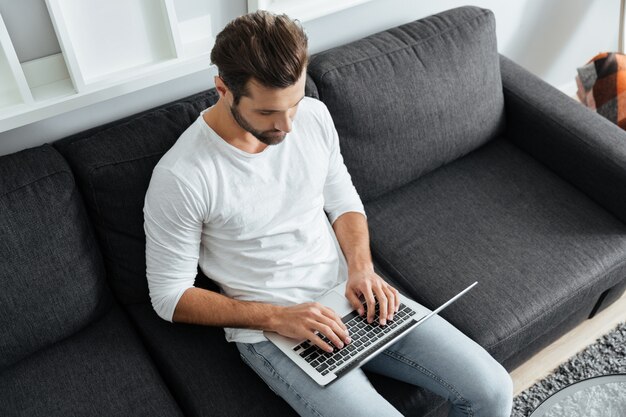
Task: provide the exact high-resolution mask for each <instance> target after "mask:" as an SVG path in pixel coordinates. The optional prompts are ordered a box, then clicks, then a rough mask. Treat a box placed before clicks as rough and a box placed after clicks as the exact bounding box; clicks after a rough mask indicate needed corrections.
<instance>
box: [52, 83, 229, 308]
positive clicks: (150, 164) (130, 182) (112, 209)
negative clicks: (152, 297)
mask: <svg viewBox="0 0 626 417" xmlns="http://www.w3.org/2000/svg"><path fill="white" fill-rule="evenodd" d="M216 100H217V94H216V93H215V91H214V90H211V91H209V92H205V93H200V94H196V95H194V96H192V97H189V98H187V99H184V100H181V101H179V102H176V103H172V104H168V105H164V106H162V107H159V108H157V109H153V110H149V111H146V112H144V113H141V114H138V115H134V116H131V117H128V118H126V119H124V120H120V121H116V122H113V123H110V124H109V125H106V126H100V127H97V128H95V129H92V130H90V131H87V132H84V133H80V134H77V135H74V136H72V137H69V138H66V139H63V140H61V141H58V142H56V143H55V144H54V146H55V147H56V148H57V149H58V150H59V151H60V152H61V154H63V156H65V158H66V159H67V160H68V161H69V164H70V166H71V167H72V170H73V171H74V175H75V177H76V181H77V183H78V185H79V188H80V190H81V192H82V193H83V195H84V198H85V204H86V206H87V210H88V212H89V215H90V217H91V219H92V222H93V224H94V225H95V229H96V234H97V236H98V240H99V242H100V244H101V246H102V252H103V254H104V262H105V265H106V270H107V278H108V280H109V282H110V284H111V287H112V289H113V291H114V292H115V294H116V296H117V298H118V300H119V301H121V302H122V303H124V304H130V303H140V302H145V301H149V295H148V283H147V280H146V256H145V234H144V230H143V205H144V198H145V195H146V190H147V189H148V184H149V183H150V178H151V176H152V170H153V169H154V166H155V165H156V164H157V162H158V161H159V159H161V157H162V156H163V154H164V153H165V152H166V151H167V150H168V149H169V148H170V147H171V146H172V145H173V144H174V143H175V142H176V140H177V139H178V137H179V136H180V135H181V134H182V133H183V132H184V131H185V129H187V128H188V127H189V125H191V123H192V122H193V121H194V120H195V119H196V118H197V117H198V116H199V114H200V111H202V110H204V109H205V108H207V107H209V106H210V105H212V104H213V103H214V102H215V101H216Z"/></svg>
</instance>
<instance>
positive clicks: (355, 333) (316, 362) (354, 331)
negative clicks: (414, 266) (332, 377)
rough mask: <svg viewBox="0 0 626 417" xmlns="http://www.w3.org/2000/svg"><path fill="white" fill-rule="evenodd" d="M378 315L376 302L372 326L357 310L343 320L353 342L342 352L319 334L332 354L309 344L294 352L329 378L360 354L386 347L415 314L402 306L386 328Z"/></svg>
mask: <svg viewBox="0 0 626 417" xmlns="http://www.w3.org/2000/svg"><path fill="white" fill-rule="evenodd" d="M363 305H364V306H365V303H363ZM378 312H379V307H378V302H376V316H375V318H374V321H372V323H371V324H370V323H368V322H367V314H364V316H363V317H361V316H359V313H358V312H357V311H356V310H355V311H353V312H352V313H350V314H348V315H346V316H344V317H343V318H342V319H341V320H342V321H343V323H344V324H345V325H346V327H347V328H348V334H349V335H350V339H352V341H351V342H350V343H349V344H348V345H345V346H344V347H343V348H342V349H338V348H337V347H335V346H334V345H333V344H332V342H331V341H330V340H329V339H328V338H326V336H324V335H323V334H321V333H318V336H319V337H320V338H321V339H322V340H323V341H324V342H325V343H328V344H329V345H331V346H333V348H334V349H333V352H332V353H330V352H326V351H324V350H322V349H320V348H319V347H317V346H316V345H314V344H312V343H311V342H309V341H308V340H307V341H304V342H302V343H300V344H299V345H298V346H296V347H294V348H293V350H294V351H296V352H300V356H301V357H302V358H304V360H306V361H307V362H308V363H309V364H311V366H312V367H313V368H315V369H316V370H317V371H318V372H319V373H321V374H322V375H326V374H328V373H329V372H332V371H334V370H335V369H337V368H338V367H340V366H342V365H344V364H346V363H347V362H349V361H350V360H351V359H352V358H354V357H355V356H357V355H359V354H360V353H362V352H364V351H366V350H369V349H372V348H376V347H378V346H379V345H381V344H383V343H385V342H386V341H387V339H388V335H390V334H395V333H396V330H399V329H398V328H403V327H404V325H407V324H409V325H410V323H409V319H410V318H411V316H413V315H414V314H415V311H413V310H412V309H410V308H409V307H407V306H405V305H404V304H400V308H399V309H398V312H397V313H395V314H394V316H393V320H392V321H389V320H388V321H387V325H385V326H381V325H380V324H379V322H378Z"/></svg>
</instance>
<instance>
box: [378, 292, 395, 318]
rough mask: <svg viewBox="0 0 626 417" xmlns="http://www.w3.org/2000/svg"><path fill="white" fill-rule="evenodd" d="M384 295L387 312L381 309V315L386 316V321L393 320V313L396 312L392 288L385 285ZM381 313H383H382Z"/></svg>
mask: <svg viewBox="0 0 626 417" xmlns="http://www.w3.org/2000/svg"><path fill="white" fill-rule="evenodd" d="M384 291H385V294H386V295H387V310H386V311H385V310H383V309H382V307H381V310H380V311H381V313H380V315H381V316H382V315H383V314H386V316H387V320H393V313H394V312H395V311H396V294H395V293H394V291H393V287H391V286H389V285H386V286H385V288H384ZM383 311H385V312H384V313H383Z"/></svg>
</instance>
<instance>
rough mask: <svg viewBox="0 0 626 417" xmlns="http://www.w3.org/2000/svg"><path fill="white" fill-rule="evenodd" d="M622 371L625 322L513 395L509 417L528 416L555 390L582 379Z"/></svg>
mask: <svg viewBox="0 0 626 417" xmlns="http://www.w3.org/2000/svg"><path fill="white" fill-rule="evenodd" d="M623 373H626V322H624V323H621V324H620V325H618V326H617V327H616V328H615V329H614V330H613V331H611V332H610V333H608V334H606V335H604V336H603V337H601V338H600V339H598V340H597V341H596V342H595V343H594V344H592V345H590V346H588V347H587V348H585V350H583V351H582V352H579V353H578V354H576V355H575V356H573V357H572V358H570V359H569V360H568V361H567V362H565V363H563V364H561V365H560V366H559V367H558V368H556V369H555V370H554V371H553V372H552V374H551V375H549V376H548V377H546V378H544V379H542V380H541V381H539V382H537V383H536V384H535V385H533V386H532V387H530V388H528V389H527V390H526V391H524V392H522V393H521V394H519V395H518V396H517V397H515V399H514V401H513V414H512V415H511V416H512V417H528V416H529V415H530V414H531V413H532V412H533V410H534V409H535V408H537V407H538V406H539V404H541V403H542V402H543V401H544V400H545V399H546V398H548V397H550V396H551V395H552V394H554V393H555V392H557V391H559V390H561V389H562V388H565V387H566V386H568V385H571V384H573V383H575V382H578V381H582V380H583V379H587V378H591V377H594V376H600V375H610V374H623Z"/></svg>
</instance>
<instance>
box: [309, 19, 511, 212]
mask: <svg viewBox="0 0 626 417" xmlns="http://www.w3.org/2000/svg"><path fill="white" fill-rule="evenodd" d="M308 71H309V74H310V75H311V77H312V78H313V81H314V82H315V84H316V87H317V93H318V95H319V98H320V99H321V100H322V101H323V102H324V103H326V106H327V107H328V109H329V110H330V113H331V115H332V117H333V120H334V122H335V126H336V128H337V131H338V133H339V138H340V142H341V152H342V155H343V157H344V161H345V164H346V166H347V167H348V170H349V171H350V174H351V175H352V179H353V182H354V185H355V187H356V188H357V190H358V191H359V194H360V196H361V198H362V200H363V201H367V200H371V199H373V198H375V197H377V196H379V195H382V194H384V193H386V192H388V191H391V190H393V189H395V188H397V187H400V186H402V185H404V184H407V183H408V182H410V181H413V180H415V179H417V178H419V177H420V176H422V175H424V174H425V173H427V172H429V171H432V170H434V169H436V168H437V167H439V166H441V165H444V164H446V163H448V162H450V161H452V160H454V159H457V158H459V157H460V156H463V155H465V154H467V153H469V152H470V151H472V150H473V149H475V148H477V147H479V146H481V145H482V144H484V143H486V142H487V141H489V140H491V139H492V138H494V137H495V136H497V135H498V133H500V132H501V131H502V129H503V122H504V101H503V95H502V83H501V79H500V67H499V58H498V51H497V46H496V36H495V19H494V16H493V14H492V13H491V12H490V11H488V10H483V9H479V8H476V7H462V8H457V9H453V10H449V11H446V12H444V13H440V14H437V15H434V16H430V17H427V18H424V19H421V20H418V21H415V22H412V23H408V24H406V25H403V26H400V27H397V28H393V29H389V30H387V31H384V32H381V33H378V34H375V35H372V36H369V37H367V38H364V39H361V40H358V41H356V42H353V43H350V44H348V45H344V46H341V47H338V48H334V49H331V50H329V51H326V52H321V53H318V54H316V55H314V56H313V57H312V58H311V62H310V65H309V69H308Z"/></svg>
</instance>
